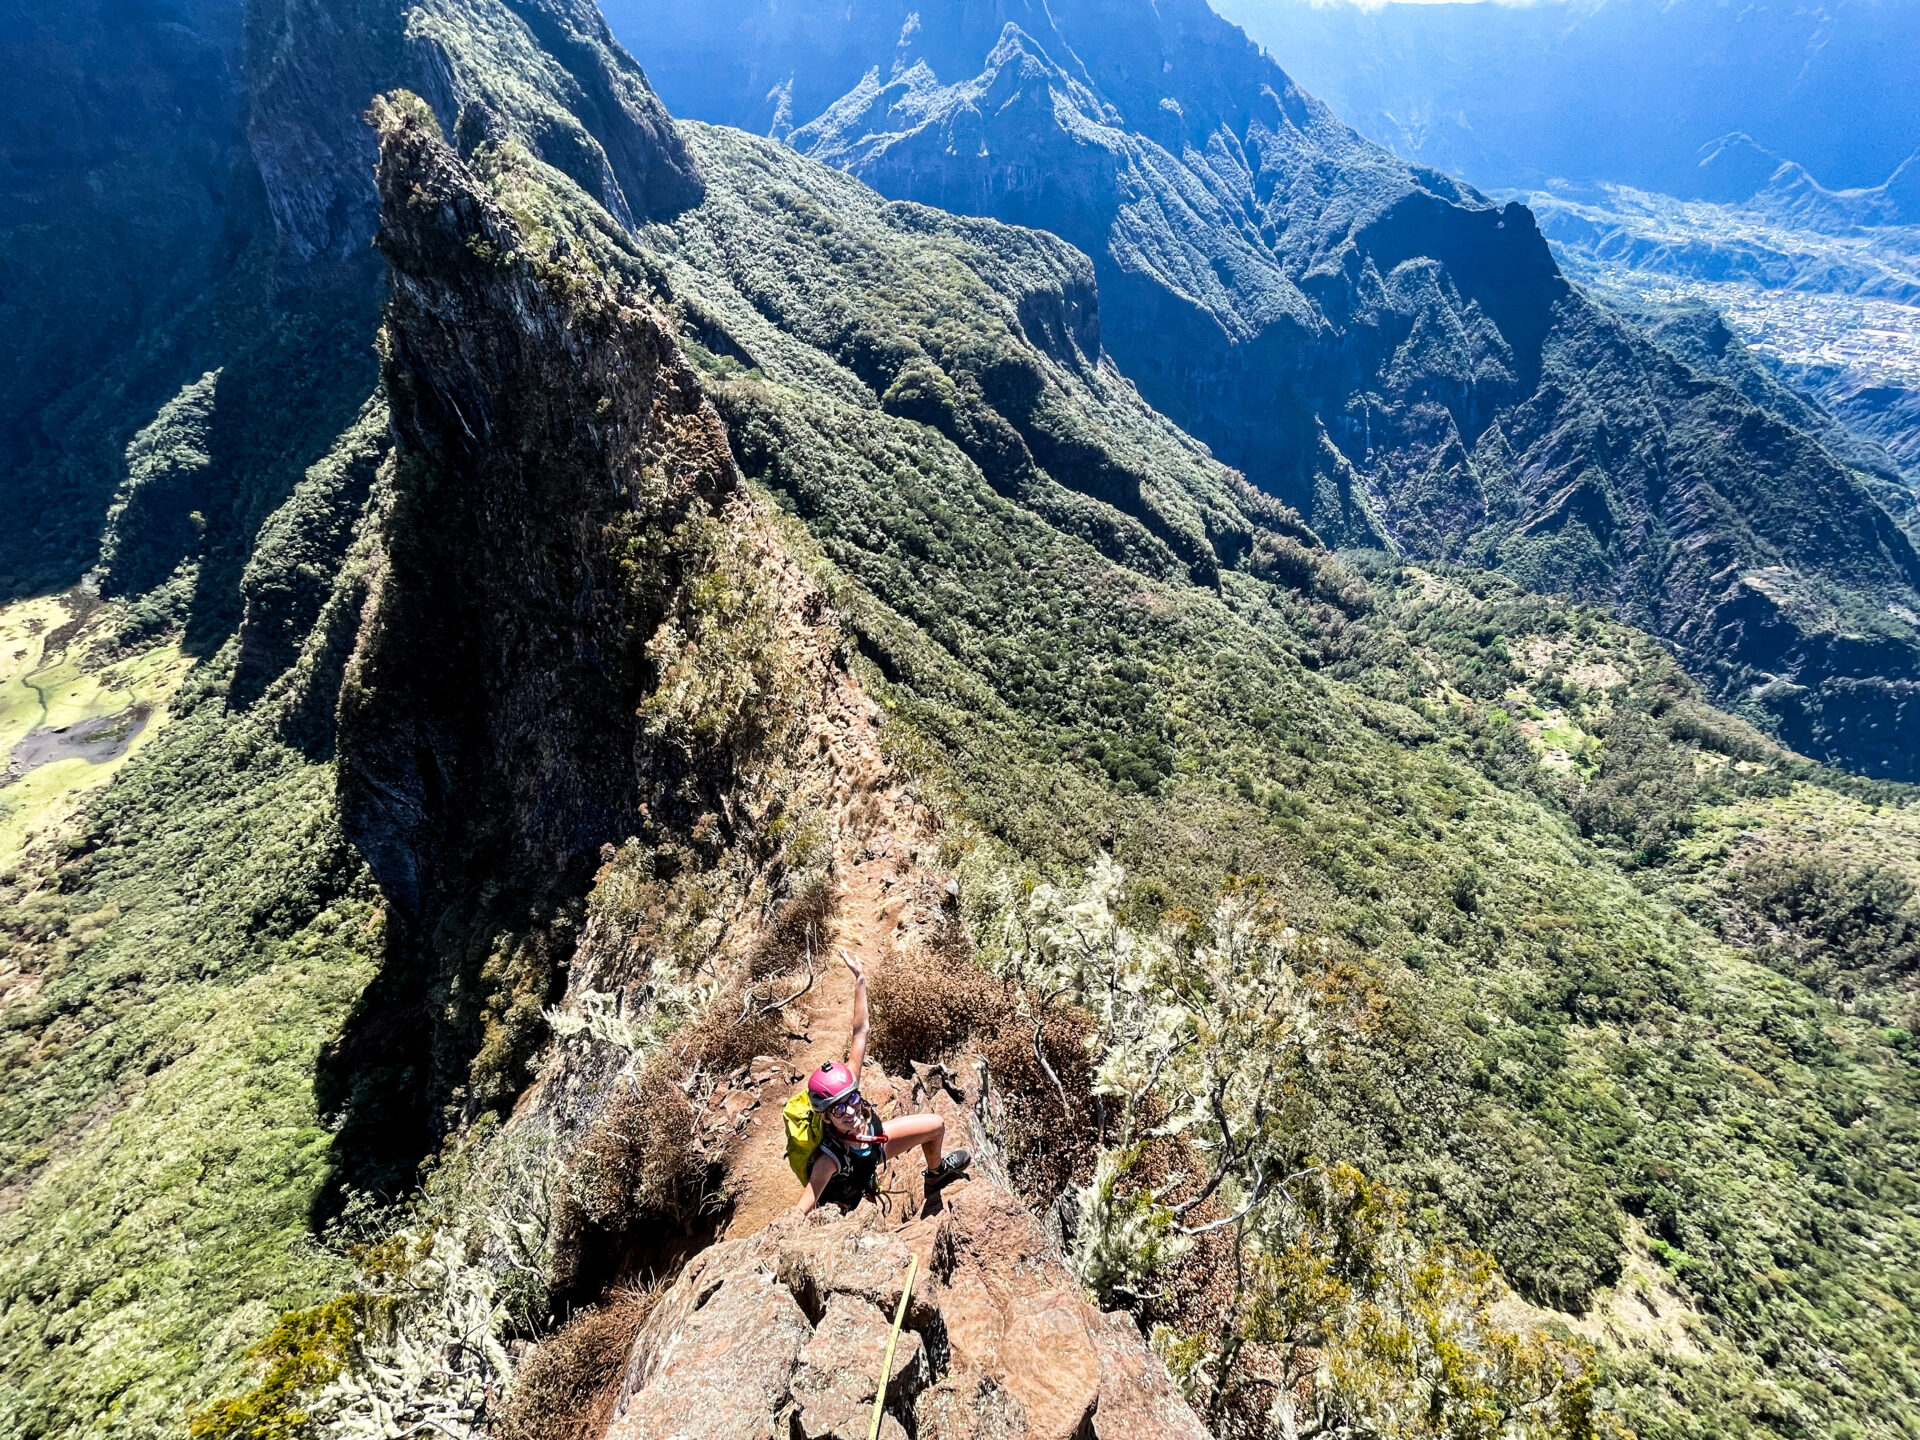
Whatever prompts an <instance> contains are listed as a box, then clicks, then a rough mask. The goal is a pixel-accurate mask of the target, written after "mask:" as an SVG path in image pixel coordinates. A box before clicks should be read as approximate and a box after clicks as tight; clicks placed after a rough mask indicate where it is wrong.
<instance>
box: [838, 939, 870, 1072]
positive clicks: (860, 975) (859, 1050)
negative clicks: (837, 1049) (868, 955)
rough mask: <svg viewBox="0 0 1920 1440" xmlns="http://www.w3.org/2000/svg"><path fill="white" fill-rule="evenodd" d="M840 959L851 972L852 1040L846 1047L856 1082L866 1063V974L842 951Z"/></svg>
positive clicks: (860, 966)
mask: <svg viewBox="0 0 1920 1440" xmlns="http://www.w3.org/2000/svg"><path fill="white" fill-rule="evenodd" d="M840 959H841V960H842V961H843V962H844V963H845V964H846V967H847V969H849V970H851V971H852V972H853V1039H852V1041H851V1042H850V1043H849V1044H848V1046H847V1068H848V1069H849V1070H851V1071H852V1072H853V1078H854V1079H855V1080H856V1081H857V1080H859V1078H860V1067H861V1066H862V1065H864V1064H866V1063H867V972H866V969H865V967H864V966H862V965H861V964H860V962H859V961H858V960H856V959H854V958H853V956H851V955H849V954H848V953H847V952H846V951H844V950H842V951H841V952H840Z"/></svg>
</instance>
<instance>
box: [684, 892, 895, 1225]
mask: <svg viewBox="0 0 1920 1440" xmlns="http://www.w3.org/2000/svg"><path fill="white" fill-rule="evenodd" d="M924 888H925V886H924V883H922V884H916V883H915V876H914V872H913V868H912V866H911V865H910V864H909V863H908V862H907V861H906V860H905V859H904V858H895V857H893V856H891V855H881V856H876V857H875V858H873V859H870V860H866V861H863V862H862V863H861V864H859V865H857V866H855V867H854V868H853V869H852V871H851V872H850V873H848V874H847V875H846V878H845V880H844V882H843V886H842V890H841V897H840V915H839V922H838V929H839V935H838V939H837V940H836V942H835V944H834V946H833V948H832V952H831V953H830V954H828V955H825V956H822V957H819V963H818V964H817V967H816V974H817V978H816V979H815V982H814V986H813V989H812V990H810V991H809V992H808V993H807V995H806V996H805V997H804V998H803V999H802V1000H801V1001H800V1003H799V1004H798V1005H796V1006H795V1009H796V1010H802V1011H804V1013H805V1016H806V1027H805V1031H804V1034H805V1037H806V1038H805V1039H804V1040H795V1041H793V1042H791V1044H790V1045H789V1047H788V1048H787V1050H786V1051H785V1053H784V1054H783V1055H782V1056H780V1057H779V1058H781V1059H784V1060H785V1061H786V1063H787V1066H788V1070H787V1072H786V1073H785V1074H784V1075H781V1074H778V1073H773V1074H767V1073H765V1072H766V1071H767V1070H768V1069H769V1068H770V1067H765V1066H759V1067H756V1069H757V1070H759V1071H760V1072H761V1075H760V1077H759V1078H757V1080H756V1081H755V1083H754V1089H755V1090H756V1091H757V1101H758V1103H757V1104H756V1105H755V1106H754V1108H753V1110H752V1111H751V1112H750V1114H749V1117H748V1119H747V1122H746V1125H745V1127H744V1128H743V1129H742V1130H741V1131H740V1133H739V1135H738V1136H737V1138H736V1139H735V1140H734V1142H733V1144H732V1147H731V1148H730V1150H729V1151H728V1159H727V1172H726V1190H727V1193H728V1194H729V1195H730V1196H732V1197H733V1202H734V1203H733V1213H732V1215H731V1216H730V1218H729V1219H728V1221H727V1226H726V1229H725V1230H724V1231H723V1232H722V1233H721V1238H722V1239H733V1238H736V1237H738V1236H742V1235H751V1234H753V1233H754V1232H756V1231H758V1230H760V1229H762V1228H763V1227H765V1225H766V1223H767V1222H768V1221H769V1220H771V1219H773V1217H774V1216H776V1215H778V1214H779V1213H780V1212H781V1211H782V1210H784V1209H786V1208H787V1207H788V1206H790V1205H792V1204H793V1202H794V1201H795V1200H796V1199H797V1198H798V1197H799V1193H800V1184H799V1182H798V1181H797V1180H795V1179H794V1175H793V1171H792V1170H791V1169H790V1168H788V1165H787V1142H786V1127H785V1124H784V1122H783V1121H782V1119H781V1114H780V1110H781V1106H783V1105H784V1104H785V1103H786V1100H787V1097H788V1096H789V1095H791V1094H792V1093H793V1092H794V1091H795V1090H796V1089H798V1088H799V1087H800V1086H801V1085H803V1084H805V1083H806V1077H807V1076H808V1075H809V1074H811V1073H812V1072H813V1071H814V1070H815V1069H817V1068H818V1067H819V1066H821V1065H823V1064H825V1063H826V1062H828V1061H829V1060H844V1059H846V1056H847V1041H848V1038H849V1033H850V1029H851V1025H852V1020H853V977H852V976H851V975H850V974H849V973H848V971H847V967H846V966H845V965H843V964H841V963H840V952H841V951H842V950H844V951H846V952H847V953H848V954H850V955H852V956H853V958H854V959H855V960H857V961H859V962H860V964H861V965H863V966H864V967H865V968H866V971H867V976H868V984H869V985H871V984H872V978H873V976H874V975H875V974H876V973H877V972H878V970H879V968H880V965H881V962H882V961H883V960H884V958H885V957H886V954H887V951H888V949H889V948H890V947H891V945H892V943H893V940H894V937H895V934H896V932H897V931H898V930H899V927H900V921H901V916H902V913H903V912H904V911H905V910H906V909H907V907H908V906H909V905H910V904H912V903H914V902H915V901H916V900H922V901H924V897H923V896H920V895H916V894H915V893H914V892H915V891H916V890H921V889H924ZM802 978H804V976H802V975H796V976H795V977H794V982H795V984H798V983H799V981H800V980H801V979H802ZM861 1081H862V1083H861V1089H862V1091H863V1092H864V1093H865V1094H866V1096H867V1098H868V1099H870V1100H872V1101H873V1102H874V1103H875V1104H876V1105H877V1106H879V1108H880V1113H881V1115H882V1117H883V1118H885V1117H888V1116H891V1115H894V1114H898V1113H901V1112H900V1109H899V1104H900V1103H901V1102H904V1101H905V1100H906V1099H907V1096H906V1093H905V1090H904V1087H901V1089H900V1093H898V1094H897V1095H896V1093H895V1086H894V1084H893V1083H892V1081H891V1079H890V1078H889V1077H887V1076H886V1074H885V1073H884V1072H883V1071H882V1070H881V1068H880V1066H879V1064H878V1063H877V1062H875V1061H871V1060H870V1061H868V1062H867V1066H866V1070H865V1072H864V1073H863V1075H862V1076H861ZM916 1168H917V1167H914V1166H912V1165H911V1164H910V1160H909V1159H903V1160H900V1161H896V1162H895V1163H894V1164H892V1165H889V1166H888V1167H887V1170H886V1171H885V1172H883V1175H882V1180H881V1184H882V1186H883V1187H886V1188H889V1189H894V1190H899V1189H902V1188H904V1187H905V1185H906V1183H907V1181H908V1180H909V1179H910V1178H911V1175H912V1173H913V1171H914V1170H915V1169H916ZM914 1188H916V1189H917V1186H916V1187H914Z"/></svg>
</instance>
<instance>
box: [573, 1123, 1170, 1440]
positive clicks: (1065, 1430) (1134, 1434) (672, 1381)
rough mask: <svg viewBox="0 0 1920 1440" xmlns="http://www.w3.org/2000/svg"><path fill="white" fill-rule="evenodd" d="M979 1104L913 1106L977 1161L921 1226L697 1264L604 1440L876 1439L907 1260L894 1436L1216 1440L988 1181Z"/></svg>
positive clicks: (863, 1223)
mask: <svg viewBox="0 0 1920 1440" xmlns="http://www.w3.org/2000/svg"><path fill="white" fill-rule="evenodd" d="M977 1098H978V1097H977V1096H975V1095H971V1094H970V1095H968V1096H967V1098H966V1099H965V1100H963V1101H962V1102H961V1103H958V1104H956V1102H954V1101H953V1100H952V1099H951V1098H949V1097H948V1095H947V1094H946V1093H945V1092H944V1090H942V1089H939V1088H936V1089H935V1090H934V1092H933V1093H932V1094H931V1095H929V1094H928V1093H927V1092H926V1090H925V1089H918V1090H916V1092H915V1095H914V1103H915V1108H920V1107H922V1106H924V1107H927V1108H932V1109H934V1110H936V1111H938V1112H941V1113H943V1114H945V1115H946V1117H947V1121H948V1127H949V1131H950V1133H954V1134H958V1135H966V1136H969V1137H970V1143H971V1144H972V1145H974V1146H975V1147H976V1153H978V1154H979V1155H980V1156H981V1157H982V1162H981V1163H980V1164H979V1165H978V1166H977V1167H976V1175H975V1176H974V1177H973V1178H971V1179H969V1180H966V1181H963V1182H960V1183H958V1184H956V1185H954V1186H952V1187H951V1188H950V1190H949V1191H948V1192H947V1195H946V1196H945V1197H944V1198H943V1199H939V1200H935V1201H934V1202H932V1203H931V1204H930V1205H928V1206H927V1207H926V1210H925V1212H924V1213H922V1214H920V1215H919V1216H918V1217H917V1218H912V1219H909V1220H907V1221H906V1222H905V1223H902V1224H895V1223H892V1222H890V1221H888V1220H887V1219H885V1218H883V1217H882V1216H880V1215H879V1214H878V1213H877V1212H876V1211H875V1210H874V1208H873V1207H872V1206H867V1207H863V1209H861V1210H859V1211H856V1212H855V1213H854V1214H853V1215H851V1216H846V1217H842V1216H840V1215H838V1214H837V1213H831V1214H820V1213H818V1212H816V1214H815V1216H813V1217H810V1218H809V1219H808V1220H807V1221H804V1222H799V1223H794V1222H790V1221H784V1220H782V1221H776V1222H775V1224H774V1225H772V1226H770V1227H768V1228H767V1229H765V1230H762V1231H760V1232H759V1233H757V1234H753V1235H749V1236H746V1237H743V1238H740V1239H734V1240H727V1241H723V1242H722V1243H721V1244H719V1245H716V1246H714V1247H713V1248H712V1249H710V1250H707V1251H706V1252H704V1253H703V1254H701V1255H699V1256H698V1257H696V1258H695V1259H694V1261H693V1262H692V1263H691V1264H689V1265H688V1266H687V1268H686V1270H685V1271H684V1272H683V1273H682V1274H681V1276H680V1277H679V1279H678V1280H677V1281H676V1282H675V1283H674V1285H673V1287H672V1288H671V1289H670V1290H669V1291H668V1292H667V1294H666V1296H665V1297H664V1298H663V1299H662V1300H661V1302H660V1303H659V1304H658V1305H657V1306H656V1307H655V1308H654V1310H653V1312H652V1314H651V1315H650V1316H649V1318H648V1321H647V1323H646V1325H645V1327H644V1328H643V1329H642V1331H641V1333H640V1335H639V1338H638V1339H637V1340H636V1342H635V1344H634V1347H633V1353H632V1355H631V1357H630V1359H629V1361H628V1366H627V1373H626V1377H625V1379H624V1381H623V1383H622V1386H621V1394H620V1398H619V1401H618V1404H617V1406H616V1413H615V1418H614V1421H613V1423H612V1425H611V1426H610V1428H609V1429H608V1431H607V1440H666V1437H669V1436H672V1437H675V1440H787V1437H788V1436H790V1435H798V1436H804V1437H806V1440H864V1437H865V1435H866V1433H867V1431H866V1427H867V1424H868V1421H869V1418H870V1416H871V1414H872V1406H873V1401H874V1392H875V1387H876V1384H877V1382H878V1379H879V1374H880V1366H881V1361H882V1358H883V1356H884V1353H885V1350H886V1341H887V1333H888V1329H889V1326H890V1324H891V1321H892V1318H893V1315H894V1313H895V1310H896V1308H897V1307H898V1305H899V1300H900V1292H901V1287H902V1285H903V1282H904V1281H905V1280H906V1276H907V1267H908V1260H909V1257H917V1258H918V1261H919V1264H918V1278H917V1279H916V1281H915V1285H914V1289H913V1296H912V1298H911V1299H910V1300H909V1301H908V1303H907V1311H906V1321H905V1327H904V1330H903V1333H902V1335H901V1339H900V1344H899V1346H898V1348H897V1350H896V1351H895V1354H894V1359H893V1365H892V1368H891V1369H890V1370H889V1372H888V1388H887V1402H886V1409H887V1417H886V1419H885V1420H884V1421H883V1423H882V1427H881V1434H882V1435H886V1436H891V1437H894V1440H904V1437H905V1436H906V1435H907V1434H909V1433H911V1434H913V1435H916V1436H919V1437H921V1440H1015V1437H1032V1440H1088V1437H1092V1440H1203V1437H1205V1436H1206V1434H1207V1432H1206V1430H1205V1428H1204V1427H1202V1426H1201V1424H1200V1423H1199V1421H1198V1420H1197V1419H1196V1418H1195V1417H1194V1415H1193V1413H1192V1411H1191V1410H1189V1409H1188V1407H1187V1405H1186V1403H1185V1402H1184V1401H1182V1400H1181V1399H1180V1397H1179V1395H1178V1394H1177V1393H1176V1392H1175V1391H1174V1389H1173V1387H1172V1384H1171V1382H1170V1381H1169V1380H1168V1378H1167V1373H1166V1370H1165V1367H1164V1366H1162V1365H1161V1363H1160V1361H1159V1359H1158V1358H1157V1357H1156V1356H1154V1355H1153V1353H1152V1352H1151V1351H1150V1350H1148V1349H1147V1347H1146V1345H1145V1343H1144V1342H1143V1340H1142V1339H1141V1336H1140V1333H1139V1331H1138V1330H1137V1329H1135V1327H1134V1325H1133V1323H1132V1321H1131V1320H1130V1319H1129V1318H1128V1317H1127V1316H1125V1315H1124V1314H1114V1315H1103V1314H1101V1313H1100V1312H1099V1311H1098V1310H1096V1309H1094V1308H1093V1306H1091V1305H1090V1304H1088V1303H1087V1301H1086V1300H1085V1299H1084V1298H1083V1296H1082V1294H1081V1291H1080V1287H1079V1285H1078V1284H1077V1282H1075V1280H1074V1279H1073V1277H1072V1275H1071V1274H1070V1273H1069V1272H1068V1271H1067V1269H1066V1267H1065V1266H1064V1265H1063V1264H1062V1263H1061V1260H1060V1257H1059V1255H1058V1253H1057V1251H1056V1250H1055V1249H1054V1248H1053V1246H1052V1244H1051V1242H1050V1241H1049V1239H1048V1237H1047V1235H1046V1233H1045V1232H1044V1231H1043V1230H1042V1228H1041V1226H1040V1225H1039V1223H1038V1222H1037V1221H1036V1220H1035V1219H1034V1217H1033V1216H1032V1215H1031V1214H1030V1213H1029V1212H1028V1211H1027V1209H1026V1208H1025V1207H1024V1206H1023V1205H1022V1204H1021V1203H1020V1201H1019V1200H1018V1199H1017V1198H1015V1197H1014V1195H1013V1194H1012V1193H1011V1192H1010V1191H1009V1190H1008V1189H1007V1188H1006V1186H1005V1184H1004V1183H1003V1181H1002V1180H1001V1179H1000V1178H999V1177H998V1176H997V1175H996V1174H995V1170H994V1167H993V1165H992V1164H991V1162H990V1160H989V1159H988V1158H987V1157H988V1156H989V1155H990V1151H991V1147H990V1145H989V1143H988V1142H987V1139H986V1137H985V1136H984V1135H982V1134H980V1133H979V1132H978V1130H977V1128H976V1127H973V1126H972V1125H971V1124H970V1123H969V1120H970V1116H971V1114H972V1106H973V1104H974V1103H975V1101H976V1100H977Z"/></svg>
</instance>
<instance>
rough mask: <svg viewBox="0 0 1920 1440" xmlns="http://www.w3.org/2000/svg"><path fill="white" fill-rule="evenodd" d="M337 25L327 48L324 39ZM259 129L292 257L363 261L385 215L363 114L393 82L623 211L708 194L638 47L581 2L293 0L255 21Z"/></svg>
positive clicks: (254, 121) (269, 184)
mask: <svg viewBox="0 0 1920 1440" xmlns="http://www.w3.org/2000/svg"><path fill="white" fill-rule="evenodd" d="M317 35H327V36H329V37H331V39H330V43H329V44H327V45H326V46H324V47H316V46H315V45H314V44H313V43H312V37H314V36H317ZM250 39H251V56H250V64H251V71H252V81H251V84H250V86H249V98H250V101H251V106H252V110H251V121H250V125H249V137H250V141H251V144H252V148H253V154H254V158H255V160H256V162H257V163H258V166H259V172H260V177H261V181H262V183H263V184H264V186H265V190H266V195H267V203H268V205H269V206H270V207H271V209H272V212H273V217H274V223H275V225H276V227H277V229H278V231H279V234H280V236H281V239H282V241H283V243H284V244H285V245H286V246H287V248H288V250H289V251H290V252H291V255H290V258H291V259H292V261H293V263H294V264H295V265H297V266H299V267H302V268H303V269H304V268H306V267H311V266H313V265H316V264H318V265H320V266H322V267H323V268H324V267H326V266H329V265H337V264H340V263H343V262H351V261H353V260H354V259H356V258H358V257H359V256H360V255H362V254H363V253H364V251H365V248H366V245H367V242H368V241H369V240H371V239H372V238H373V233H374V229H375V227H376V225H377V223H378V219H379V213H380V197H379V195H378V194H377V192H376V190H375V188H374V181H373V170H374V146H373V141H372V139H371V137H370V134H369V132H368V130H367V127H366V125H365V124H364V123H363V119H362V115H363V112H364V111H365V110H366V107H367V102H368V101H369V100H370V99H371V98H372V97H373V96H374V95H376V94H378V93H380V92H381V91H384V90H387V89H391V88H392V87H394V86H397V85H405V86H407V87H409V88H411V89H412V90H414V91H415V92H417V93H419V94H421V95H424V96H425V97H427V99H428V100H429V101H430V102H431V103H432V104H433V106H434V107H435V110H436V112H437V113H438V114H439V117H440V122H441V125H442V126H443V127H444V128H445V129H446V130H447V131H448V133H452V131H453V129H454V127H455V125H456V123H458V121H459V120H460V117H461V114H462V112H463V110H464V109H465V107H467V106H468V105H469V104H471V105H473V106H474V110H473V112H472V114H471V115H470V116H469V117H468V120H467V123H468V124H469V125H470V126H475V127H478V129H479V131H480V132H482V133H486V134H488V135H489V136H490V137H491V138H494V139H501V138H504V137H505V136H507V135H512V136H513V137H515V138H516V139H518V140H519V141H520V142H521V143H522V144H524V145H526V146H527V147H528V148H529V149H531V150H532V151H533V152H534V153H535V154H536V155H539V156H540V157H541V158H542V159H544V160H546V161H548V162H549V163H551V164H552V165H554V166H555V167H556V168H558V169H559V170H561V171H563V172H564V173H566V174H567V175H569V176H571V177H572V178H573V179H574V180H575V181H576V182H578V183H579V185H580V186H581V188H582V189H584V190H585V191H586V192H587V193H588V194H589V195H592V196H593V197H594V198H595V199H597V200H599V201H600V202H601V203H602V204H603V205H605V206H606V207H607V209H608V210H609V211H610V212H611V213H613V214H614V215H616V216H618V217H620V218H621V219H623V220H629V221H630V220H631V219H632V218H633V217H634V216H636V215H639V216H644V215H648V214H653V213H658V212H665V211H670V210H672V209H673V208H675V207H677V206H680V205H684V204H686V203H688V201H690V200H692V199H694V198H697V197H698V195H699V179H698V177H697V176H696V175H695V174H694V173H693V172H692V169H691V167H690V166H689V165H688V164H687V162H686V159H685V156H684V154H683V153H682V152H681V151H680V149H679V145H678V141H677V140H676V138H675V136H674V133H673V125H672V122H671V120H670V119H669V118H668V116H667V114H666V111H665V110H664V109H663V108H662V107H661V105H660V103H659V101H658V100H657V99H655V98H654V95H653V91H652V90H651V89H650V88H649V87H648V85H647V82H646V78H645V76H643V75H642V74H641V73H640V69H639V67H638V66H637V65H635V64H634V62H633V58H632V57H631V56H630V55H628V54H627V52H626V51H625V50H623V49H621V48H620V46H619V45H618V44H617V43H615V41H614V40H613V38H612V36H611V35H609V34H608V33H607V28H606V24H605V22H604V21H602V20H601V19H600V15H599V12H598V11H596V10H595V9H594V8H593V7H592V6H591V5H583V4H579V3H574V0H525V3H518V4H511V3H501V0H493V3H487V4H480V5H471V4H461V5H439V6H436V5H426V6H420V7H415V8H410V9H409V8H403V7H399V6H395V5H392V4H387V3H380V0H284V3H278V0H273V3H267V4H264V5H262V6H260V7H259V8H258V10H257V12H256V13H255V14H254V15H253V17H252V23H251V27H250Z"/></svg>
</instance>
